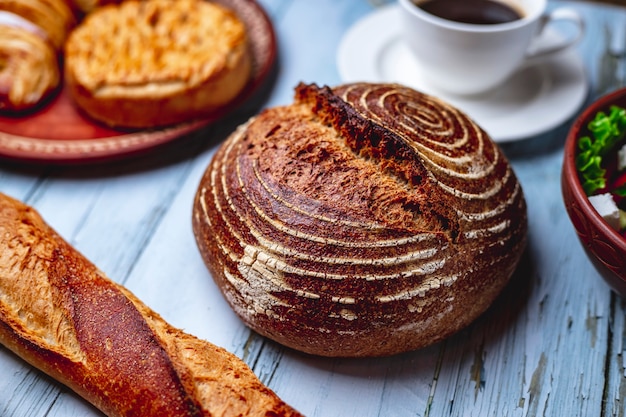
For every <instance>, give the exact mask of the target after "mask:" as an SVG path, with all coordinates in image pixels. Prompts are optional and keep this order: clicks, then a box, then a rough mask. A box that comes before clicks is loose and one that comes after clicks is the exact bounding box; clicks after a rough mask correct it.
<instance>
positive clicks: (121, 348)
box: [0, 194, 300, 417]
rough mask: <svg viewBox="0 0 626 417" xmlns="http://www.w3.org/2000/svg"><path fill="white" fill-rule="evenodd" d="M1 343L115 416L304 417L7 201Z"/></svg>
mask: <svg viewBox="0 0 626 417" xmlns="http://www.w3.org/2000/svg"><path fill="white" fill-rule="evenodd" d="M0 343H2V344H3V345H4V346H6V347H7V348H8V349H10V350H12V351H13V352H15V353H16V354H17V355H18V356H20V357H22V358H23V359H24V360H26V361H28V362H29V363H30V364H32V365H34V366H35V367H37V368H39V369H41V370H42V371H44V372H45V373H47V374H49V375H50V376H52V377H53V378H56V379H57V380H59V381H60V382H62V383H64V384H66V385H67V386H68V387H70V388H71V389H73V390H74V391H76V392H77V393H78V394H80V395H81V396H83V397H84V398H85V399H87V400H88V401H90V402H91V403H92V404H94V405H95V406H96V407H98V408H99V409H100V410H102V411H103V412H104V413H105V414H107V415H108V416H111V417H113V416H119V417H121V416H131V415H132V416H144V417H153V416H154V417H156V416H169V417H176V416H243V415H246V416H265V417H268V416H299V415H300V414H299V413H297V412H296V411H294V410H293V409H292V408H290V407H289V406H288V405H286V404H285V403H284V402H282V401H281V400H280V399H279V398H278V397H277V396H276V394H274V393H273V392H272V391H271V390H270V389H269V388H267V387H265V386H264V385H263V384H262V383H261V382H260V381H259V380H258V379H257V377H256V376H255V375H254V374H253V372H252V371H251V370H250V369H249V368H248V367H247V366H246V365H245V363H244V362H243V361H241V360H240V359H239V358H237V357H236V356H234V355H232V354H230V353H228V352H227V351H225V350H224V349H222V348H219V347H217V346H214V345H213V344H211V343H209V342H206V341H202V340H199V339H197V338H195V337H193V336H191V335H189V334H186V333H184V332H182V331H181V330H178V329H175V328H173V327H172V326H170V325H169V324H167V323H166V322H165V321H164V320H163V319H162V318H161V317H160V316H159V315H158V314H157V313H155V312H154V311H152V310H150V309H149V308H148V307H147V306H145V305H144V304H143V303H142V302H141V301H140V300H138V299H137V298H136V297H135V296H134V295H133V294H131V293H130V292H129V291H128V290H126V289H125V288H124V287H122V286H120V285H118V284H116V283H114V282H113V281H111V280H109V279H108V278H107V277H105V276H104V274H103V273H102V272H101V271H99V270H98V269H97V268H96V267H95V266H94V265H93V264H91V263H90V262H89V261H88V260H87V259H85V258H84V257H83V256H82V255H81V254H80V253H78V252H77V251H76V250H75V249H74V248H72V247H71V246H70V245H69V244H68V243H67V242H65V241H64V240H63V239H62V238H61V237H60V236H59V235H58V234H57V233H56V232H55V231H54V230H52V229H51V228H50V227H49V226H48V225H47V224H46V223H45V222H44V221H43V219H42V218H41V217H40V216H39V214H38V213H36V212H35V211H34V210H33V209H32V208H30V207H28V206H26V205H24V204H22V203H20V202H18V201H16V200H14V199H12V198H10V197H8V196H6V195H4V194H0Z"/></svg>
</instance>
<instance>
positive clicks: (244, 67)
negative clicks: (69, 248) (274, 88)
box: [65, 0, 252, 128]
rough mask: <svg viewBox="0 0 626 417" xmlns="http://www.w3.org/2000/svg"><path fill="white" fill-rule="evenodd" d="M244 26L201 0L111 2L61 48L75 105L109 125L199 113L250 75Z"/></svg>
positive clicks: (216, 105)
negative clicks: (64, 47) (63, 52)
mask: <svg viewBox="0 0 626 417" xmlns="http://www.w3.org/2000/svg"><path fill="white" fill-rule="evenodd" d="M251 66H252V64H251V56H250V52H249V48H248V39H247V33H246V28H245V26H244V24H243V22H242V21H241V20H240V19H239V18H238V17H237V16H236V15H235V13H234V12H232V11H230V10H228V9H226V8H224V7H222V6H219V5H217V4H215V3H211V2H207V1H203V0H147V1H134V0H131V1H127V2H123V3H121V4H110V5H106V6H104V7H101V8H98V9H96V10H95V11H94V12H92V13H91V14H89V15H87V17H86V18H85V20H84V21H83V22H82V24H81V25H80V26H79V27H78V28H77V29H76V30H74V31H73V32H72V34H71V35H70V37H69V39H68V41H67V44H66V49H65V80H66V83H67V85H68V87H69V91H70V93H71V94H72V96H73V97H74V99H75V101H76V103H77V105H78V106H79V107H80V108H81V109H82V110H84V112H85V113H86V114H87V115H89V116H91V117H92V118H94V119H96V120H99V121H101V122H103V123H105V124H107V125H111V126H122V127H134V128H149V127H156V126H163V125H169V124H175V123H179V122H183V121H187V120H190V119H194V118H198V117H204V116H207V115H209V114H211V113H213V112H216V111H218V110H220V109H221V108H223V107H224V106H225V105H227V104H228V103H230V102H231V101H232V100H233V99H234V98H235V97H236V96H237V95H238V94H239V93H240V92H241V91H242V90H243V89H244V88H245V86H246V84H247V82H248V80H249V78H250V74H251Z"/></svg>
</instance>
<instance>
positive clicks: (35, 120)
mask: <svg viewBox="0 0 626 417" xmlns="http://www.w3.org/2000/svg"><path fill="white" fill-rule="evenodd" d="M216 2H217V3H220V4H223V5H225V6H227V7H230V8H231V9H232V10H234V11H235V12H236V13H237V15H238V16H239V17H240V18H241V19H242V20H243V21H244V22H245V24H246V26H247V29H248V33H249V36H250V42H251V46H252V55H253V60H254V65H253V74H252V78H251V80H250V82H249V84H248V86H247V87H246V88H245V90H244V91H243V92H242V94H241V95H240V96H239V97H238V98H237V99H236V100H234V101H233V102H232V103H231V104H230V105H228V106H227V108H225V109H224V110H223V111H222V112H220V113H219V114H214V115H212V116H211V117H209V118H207V119H202V120H198V121H193V122H189V123H183V124H179V125H175V126H171V127H166V128H159V129H152V130H134V131H128V130H120V129H113V128H108V127H106V126H103V125H101V124H98V123H96V122H94V121H92V120H90V119H89V118H87V117H85V116H83V115H82V114H81V113H80V112H79V111H78V109H77V108H76V107H75V106H74V104H73V103H72V101H71V98H70V97H69V94H68V93H67V92H66V91H65V90H61V91H60V92H59V94H58V95H57V97H55V98H54V99H53V100H52V101H51V102H50V103H48V104H47V105H46V106H44V107H43V108H42V109H40V110H39V111H37V112H35V113H32V114H29V115H26V116H22V117H7V116H4V117H2V116H0V157H5V158H9V159H13V160H18V161H24V162H43V163H51V164H72V163H86V162H93V161H108V160H113V159H120V158H123V157H125V156H130V155H136V154H138V153H140V152H141V151H145V150H149V149H152V148H154V147H156V146H158V145H161V144H164V143H167V142H170V141H172V140H175V139H177V138H179V137H181V136H183V135H185V134H187V133H190V132H193V131H194V130H197V129H199V128H201V127H203V126H206V125H207V124H209V123H212V122H215V121H217V120H219V119H220V118H221V117H223V116H224V115H225V114H227V113H228V112H230V111H232V110H234V108H236V107H237V106H239V105H240V104H242V103H243V102H244V101H245V100H246V99H248V98H249V97H250V96H251V95H252V94H253V93H254V92H255V91H256V90H257V89H258V88H259V87H261V86H262V85H263V82H264V81H266V79H267V78H268V76H269V75H270V71H271V68H272V66H273V64H274V61H275V60H276V38H275V34H274V28H273V26H272V23H271V21H270V19H269V18H268V16H267V14H266V13H265V10H263V8H262V7H261V6H260V5H259V4H258V3H257V2H256V1H253V0H216Z"/></svg>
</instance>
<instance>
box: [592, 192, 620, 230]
mask: <svg viewBox="0 0 626 417" xmlns="http://www.w3.org/2000/svg"><path fill="white" fill-rule="evenodd" d="M589 202H590V203H591V205H592V206H593V207H594V208H595V209H596V211H597V212H598V213H599V214H600V216H602V218H604V220H605V221H606V222H607V223H608V224H609V225H610V226H611V227H612V228H613V229H615V230H619V228H620V224H619V223H620V221H619V208H618V207H617V205H616V204H615V201H613V197H612V196H611V194H610V193H605V194H598V195H592V196H590V197H589Z"/></svg>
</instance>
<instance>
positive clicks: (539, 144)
mask: <svg viewBox="0 0 626 417" xmlns="http://www.w3.org/2000/svg"><path fill="white" fill-rule="evenodd" d="M373 3H379V2H374V1H370V2H364V1H342V2H337V1H332V0H328V1H323V0H320V1H316V2H306V1H305V2H302V1H293V0H264V1H262V4H263V5H264V6H265V7H266V8H267V10H268V12H269V13H270V15H271V16H272V19H273V21H274V24H275V25H276V28H277V34H278V38H279V40H280V56H281V58H280V65H281V69H280V76H279V78H278V79H277V81H276V84H275V87H274V89H273V90H272V91H271V93H270V95H269V97H268V98H267V101H266V102H265V105H266V106H268V107H270V106H275V105H282V104H287V103H289V102H291V100H292V95H293V88H294V86H295V85H297V83H298V82H300V81H307V82H317V83H320V84H328V85H336V84H338V83H339V82H340V80H339V76H338V74H337V71H336V68H335V53H336V45H338V42H339V41H340V40H341V37H342V35H343V34H344V33H345V30H347V28H348V27H349V26H350V25H351V24H353V23H354V22H356V21H357V20H358V19H359V18H361V17H363V16H364V15H365V14H367V13H369V12H370V11H371V10H372V8H371V4H373ZM557 5H568V6H572V7H574V8H576V9H577V10H579V11H581V12H582V13H583V15H584V16H585V20H586V23H587V28H588V30H587V34H586V35H585V38H584V39H583V41H582V43H581V44H580V45H579V46H578V48H577V50H578V51H579V52H580V54H581V57H582V58H583V59H584V62H585V67H586V69H587V71H588V79H589V81H590V82H591V83H592V89H593V87H594V85H595V83H596V80H597V78H596V77H597V69H598V65H597V63H598V60H599V57H600V55H601V53H602V51H601V48H600V45H602V44H603V39H602V36H603V35H602V33H603V26H604V24H605V22H609V23H616V24H619V23H620V22H623V21H624V19H626V11H625V10H624V9H622V8H619V7H616V6H605V5H602V4H601V3H600V2H585V1H561V0H558V1H554V2H552V6H553V7H554V6H557ZM322 27H323V29H321V30H320V29H319V28H322ZM303 43H306V44H307V45H308V47H306V48H302V47H301V45H302V44H303ZM594 94H595V93H594V92H593V91H592V95H591V97H590V98H589V99H592V98H593V96H594ZM546 111H552V109H547V110H546ZM235 119H236V117H235ZM239 121H243V120H241V119H240V120H239ZM529 123H532V120H530V121H529ZM233 124H234V125H237V124H238V123H233V120H230V121H229V123H225V124H224V125H220V126H215V127H214V128H212V129H207V130H205V131H203V133H202V140H201V141H200V142H202V143H205V144H206V145H205V146H204V147H203V148H202V150H201V151H200V152H189V154H191V155H195V154H197V156H191V157H188V158H186V159H184V160H180V159H177V158H176V157H173V156H171V155H163V156H162V157H161V158H160V159H159V158H157V160H156V162H157V163H152V164H146V163H144V162H143V161H140V162H137V161H134V162H129V163H122V164H115V165H108V166H106V167H104V168H97V167H88V168H84V169H73V168H68V169H60V168H56V169H46V168H45V167H44V168H37V169H25V168H23V167H16V166H12V165H7V164H4V163H3V164H2V165H1V166H0V191H3V192H6V193H9V194H11V195H13V196H15V197H18V198H20V199H25V200H27V201H29V202H31V203H33V204H34V205H35V206H36V207H37V208H38V210H40V211H41V212H42V213H44V214H45V215H46V218H49V219H50V222H51V223H52V225H53V226H55V227H56V226H57V225H58V228H59V229H61V230H60V231H62V232H63V235H65V236H67V237H69V238H70V240H71V241H72V243H74V244H76V245H77V247H78V248H79V249H80V250H81V251H83V252H84V253H86V254H88V255H89V257H90V258H92V260H96V261H97V263H98V265H99V266H100V267H101V268H102V269H103V270H104V271H105V272H106V273H107V274H108V275H110V276H113V277H118V278H119V279H123V280H124V283H125V285H127V286H128V287H129V288H130V289H131V290H132V291H133V292H135V293H136V294H137V295H138V296H139V297H140V298H142V299H143V300H144V301H145V302H146V303H147V304H148V305H149V306H150V307H152V308H153V309H155V310H156V311H157V312H159V313H160V314H162V316H163V317H164V318H165V319H167V320H168V321H170V322H171V323H173V324H174V325H176V326H177V327H181V328H185V329H186V330H189V331H191V332H192V333H193V334H196V335H198V336H200V337H202V338H205V339H208V340H210V341H212V342H214V343H216V344H218V345H220V346H223V347H225V348H227V349H228V350H231V351H233V352H235V353H236V354H237V355H238V356H240V357H242V358H245V361H246V362H247V363H248V364H249V365H250V366H251V367H252V368H253V369H254V370H255V372H257V373H258V374H259V375H260V377H261V379H262V381H263V382H265V383H267V384H268V385H269V386H270V387H271V388H272V389H273V390H274V391H276V392H277V393H278V394H279V395H280V396H281V397H282V398H283V399H285V400H286V401H287V402H289V403H290V404H293V405H294V406H296V407H297V408H298V409H299V410H301V411H302V412H303V413H304V414H305V415H307V416H310V417H315V416H319V417H322V416H324V417H325V416H333V415H341V416H347V417H363V416H390V415H393V416H400V417H404V416H407V417H408V416H410V417H415V416H418V417H425V416H439V415H446V416H453V417H460V416H463V417H465V416H470V417H472V416H476V417H482V416H485V415H497V416H507V417H517V416H519V417H526V416H540V415H546V416H574V417H588V416H601V415H604V416H626V402H624V398H625V392H624V387H625V386H626V376H625V365H624V352H623V351H624V335H625V334H626V323H625V322H624V317H626V305H624V302H623V300H620V299H619V298H617V297H615V296H613V295H612V294H611V292H610V290H609V289H608V287H606V285H605V284H604V283H603V281H602V280H601V278H600V277H599V276H598V274H597V273H596V272H595V270H594V269H593V267H592V266H591V264H590V263H589V262H588V260H587V259H586V257H585V254H584V252H583V251H582V249H581V248H580V245H579V243H578V241H577V240H576V237H575V234H574V231H573V228H572V227H571V225H570V224H569V222H568V220H567V215H566V213H565V210H564V207H563V205H562V203H561V197H560V188H559V176H560V166H561V160H560V158H561V145H562V141H563V138H564V134H565V133H566V129H567V126H564V127H563V126H562V127H560V128H557V129H555V130H554V131H550V132H547V133H545V134H542V135H538V136H537V137H534V138H530V139H528V140H524V141H520V142H519V143H512V144H509V145H507V146H505V147H504V151H505V153H506V155H507V156H508V157H509V159H510V160H511V163H512V165H513V167H514V169H515V173H516V174H517V176H518V179H519V180H520V182H521V184H522V186H523V188H524V192H525V195H526V197H527V203H528V213H529V216H528V218H529V245H528V250H527V254H526V255H525V257H524V258H523V259H522V262H521V264H520V268H518V271H517V272H516V275H514V277H513V279H512V281H511V284H510V285H509V286H508V287H507V288H506V289H505V290H504V292H503V293H502V295H501V296H500V297H499V298H498V299H497V300H496V303H495V304H494V306H493V307H492V308H491V309H489V310H488V311H487V312H486V313H485V314H484V315H482V316H481V317H480V318H479V319H478V320H477V321H476V322H475V323H474V324H472V325H471V326H470V327H468V328H467V329H465V330H464V331H461V332H460V333H458V334H457V335H455V336H452V337H451V338H449V339H448V340H446V341H445V342H441V343H438V344H435V345H433V346H431V347H429V348H426V349H422V350H419V351H416V352H410V353H406V354H403V355H399V356H394V357H390V358H379V359H376V360H348V359H324V358H314V357H309V356H306V355H302V354H298V353H295V352H293V351H290V350H286V349H284V348H281V347H280V346H278V345H276V344H275V343H273V342H270V341H268V340H267V339H265V338H262V337H260V336H258V335H257V334H255V333H251V332H250V331H249V330H248V329H247V328H246V327H245V326H244V325H243V324H242V323H241V321H240V320H238V319H237V317H236V316H235V315H234V313H233V312H232V310H231V309H230V308H229V307H228V305H227V304H226V303H225V301H224V300H223V298H222V297H221V295H220V293H219V290H218V289H217V287H216V286H215V284H214V283H213V282H212V279H211V277H210V275H209V273H208V272H207V271H206V268H205V267H204V265H203V263H202V260H201V259H200V256H199V254H198V253H197V249H196V248H195V243H194V240H193V234H192V231H191V225H190V224H189V221H188V219H189V216H190V213H191V202H192V200H193V196H194V193H195V190H196V187H197V185H198V183H199V181H200V178H201V176H202V173H203V171H204V170H205V168H206V166H207V164H208V162H209V160H210V158H211V156H212V154H213V152H214V150H215V146H214V145H215V143H218V142H220V141H222V140H223V139H224V138H225V137H226V136H227V135H228V134H229V133H230V131H231V128H232V127H234V126H233ZM153 162H154V161H153ZM98 235H99V236H106V239H105V238H96V237H94V236H98ZM127 251H128V255H126V254H125V253H126V252H127ZM172 297H180V301H179V302H177V303H172V302H171V298H172ZM0 375H1V377H0V415H2V416H5V415H6V416H11V417H20V416H28V417H43V416H48V417H50V416H53V417H74V416H76V417H78V416H80V417H83V416H101V414H100V413H99V412H98V411H97V410H95V409H94V408H93V407H91V406H89V405H88V404H87V403H85V402H84V401H82V400H81V399H79V398H78V397H77V396H76V395H74V394H73V393H71V392H69V391H68V390H66V389H64V388H63V387H61V386H59V385H58V384H56V383H55V382H54V381H52V380H51V379H50V378H48V377H45V376H43V375H42V374H41V373H38V372H37V371H35V370H34V369H33V368H31V367H30V366H28V365H26V364H25V363H23V362H22V361H20V360H19V359H17V358H16V357H15V356H14V355H12V354H11V353H10V352H8V351H7V350H6V349H3V348H0Z"/></svg>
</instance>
